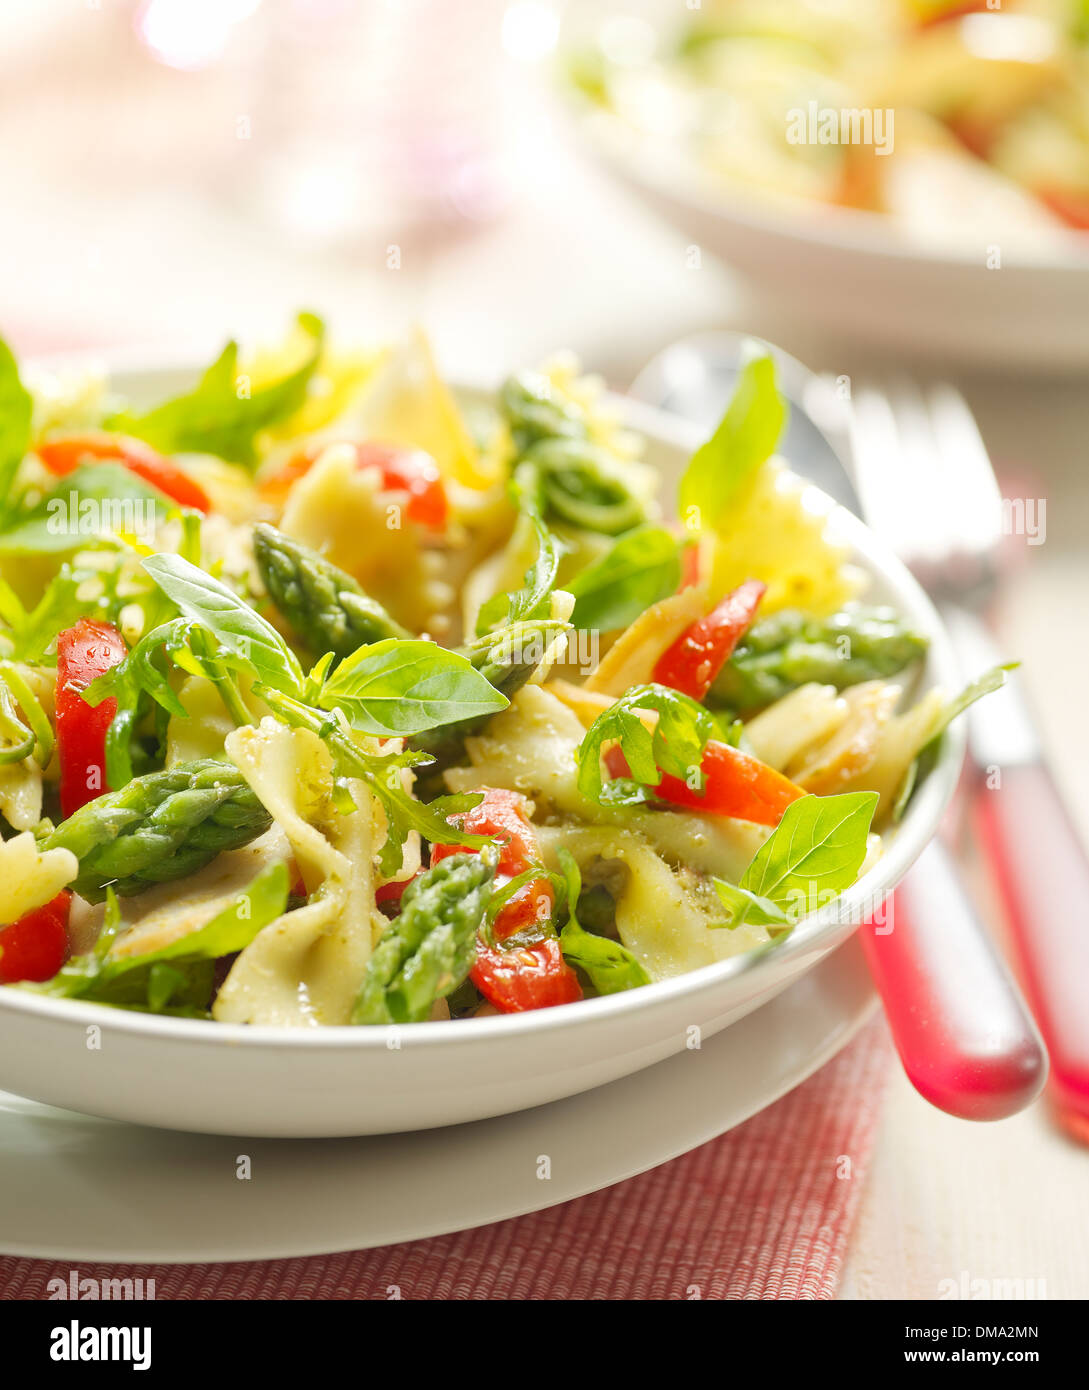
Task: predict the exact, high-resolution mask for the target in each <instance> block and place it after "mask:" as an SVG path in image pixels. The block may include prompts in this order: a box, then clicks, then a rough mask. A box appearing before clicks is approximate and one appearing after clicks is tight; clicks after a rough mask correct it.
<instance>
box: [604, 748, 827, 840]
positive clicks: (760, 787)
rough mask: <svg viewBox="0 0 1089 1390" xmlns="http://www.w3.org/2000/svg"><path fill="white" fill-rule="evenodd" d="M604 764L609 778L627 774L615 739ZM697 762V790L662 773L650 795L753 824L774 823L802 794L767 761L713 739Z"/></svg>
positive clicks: (627, 768) (677, 804)
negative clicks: (700, 778) (699, 777)
mask: <svg viewBox="0 0 1089 1390" xmlns="http://www.w3.org/2000/svg"><path fill="white" fill-rule="evenodd" d="M605 766H606V767H607V768H608V770H609V772H610V774H611V775H612V776H613V777H630V776H631V769H630V768H629V767H628V760H627V758H625V756H624V754H623V751H622V750H621V747H620V745H619V744H618V743H617V744H613V746H612V747H611V748H610V749H608V750H607V751H606V753H605ZM700 766H701V770H702V772H703V790H702V791H693V789H692V788H691V787H690V786H689V785H688V783H687V782H685V781H682V779H681V778H680V777H672V776H670V775H669V774H668V773H663V774H662V780H661V782H660V783H659V784H658V786H656V787H655V788H654V792H655V795H657V796H660V797H661V798H662V800H663V801H669V802H672V804H673V805H674V806H684V807H685V808H687V809H689V810H692V811H705V812H709V813H710V814H711V815H716V816H732V817H733V818H734V819H735V820H747V821H753V822H754V823H755V824H756V825H778V824H779V822H780V821H781V820H782V818H783V812H784V811H785V810H786V808H787V807H788V806H789V805H790V803H791V802H792V801H797V800H798V798H799V797H800V796H805V795H806V793H805V792H804V791H803V790H802V788H801V787H796V786H795V785H794V783H793V782H791V781H790V780H789V779H788V778H786V777H784V776H783V774H782V773H781V772H776V771H775V769H774V768H773V767H768V765H767V763H762V762H760V760H759V759H758V758H753V757H750V755H749V754H748V753H742V752H741V750H740V749H739V748H732V747H731V746H730V745H729V744H728V743H718V742H716V741H715V740H714V739H712V740H711V742H710V743H708V745H707V747H706V748H705V749H704V750H703V761H702V763H701V765H700Z"/></svg>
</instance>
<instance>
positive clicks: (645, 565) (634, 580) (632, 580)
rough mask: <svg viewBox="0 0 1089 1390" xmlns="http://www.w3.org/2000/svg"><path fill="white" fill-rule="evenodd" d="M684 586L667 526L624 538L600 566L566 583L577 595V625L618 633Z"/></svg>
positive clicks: (641, 529)
mask: <svg viewBox="0 0 1089 1390" xmlns="http://www.w3.org/2000/svg"><path fill="white" fill-rule="evenodd" d="M680 582H681V556H680V546H679V544H678V542H677V539H676V537H674V536H672V535H670V533H669V532H668V531H667V530H666V529H665V527H664V526H640V527H637V528H636V529H635V530H634V531H629V532H628V533H627V535H626V536H621V537H620V539H619V540H618V541H616V542H615V544H614V545H613V546H612V547H611V548H610V549H609V550H608V551H607V552H606V553H605V554H604V555H603V556H602V557H601V559H600V560H598V561H596V563H594V564H592V565H589V566H587V568H586V569H584V570H582V571H581V572H580V573H579V574H578V575H576V577H575V578H574V579H573V580H572V581H571V582H570V583H569V584H568V585H566V588H567V590H568V592H569V593H572V594H574V595H575V607H574V611H573V612H572V614H571V624H572V626H573V627H576V628H582V629H584V630H589V631H594V632H615V631H616V630H617V629H618V628H623V627H627V626H628V625H629V624H630V623H633V622H634V621H635V620H636V618H638V617H639V615H640V613H644V612H646V610H647V609H648V608H650V607H651V606H652V605H653V604H655V603H658V602H659V601H660V600H661V599H663V598H665V597H666V596H667V594H673V593H676V592H677V586H678V585H679V584H680Z"/></svg>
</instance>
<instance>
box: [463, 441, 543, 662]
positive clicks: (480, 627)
mask: <svg viewBox="0 0 1089 1390" xmlns="http://www.w3.org/2000/svg"><path fill="white" fill-rule="evenodd" d="M510 492H511V497H512V499H513V501H514V503H515V505H516V506H517V507H518V509H519V511H520V512H521V514H522V522H521V524H522V525H526V524H528V525H530V526H532V528H533V530H534V532H535V533H536V536H537V558H536V559H535V560H534V562H533V564H532V565H530V567H529V569H528V570H526V573H525V583H524V587H523V588H521V589H518V590H517V591H516V592H515V593H513V594H494V595H493V596H492V597H491V598H490V599H488V601H487V603H485V604H483V605H482V606H481V609H480V612H479V613H478V614H477V620H476V631H477V636H483V635H484V634H485V633H487V632H490V631H492V630H493V629H494V628H497V627H501V626H504V625H506V624H509V623H520V622H527V621H529V620H530V619H532V618H542V617H547V616H548V613H549V609H550V600H551V595H552V591H553V589H555V587H556V576H557V575H558V573H559V568H560V559H561V557H562V556H563V553H564V544H563V542H562V541H561V540H560V538H559V537H558V536H556V535H553V533H552V532H551V531H550V530H549V529H548V527H547V526H546V524H545V520H544V507H543V503H542V499H541V486H540V477H539V475H538V473H537V470H536V469H535V468H534V467H533V465H532V464H529V463H522V464H519V466H518V467H517V468H516V469H515V471H514V477H513V478H512V479H511V483H510Z"/></svg>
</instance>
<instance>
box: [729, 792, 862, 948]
mask: <svg viewBox="0 0 1089 1390" xmlns="http://www.w3.org/2000/svg"><path fill="white" fill-rule="evenodd" d="M877 802H878V795H877V793H876V792H845V793H843V794H842V795H840V796H803V797H801V798H800V799H799V800H798V801H792V802H791V804H790V805H789V806H788V807H787V808H786V811H785V812H784V813H783V818H782V820H781V821H780V822H779V824H778V825H777V826H776V828H775V829H774V830H773V831H772V833H771V835H770V836H769V837H768V839H767V840H765V841H764V843H763V844H762V845H761V846H760V848H759V849H758V850H757V851H756V854H755V855H753V858H752V861H751V863H750V864H749V866H748V868H747V869H746V870H745V872H744V873H743V874H742V876H741V883H740V885H739V886H740V887H741V888H742V889H744V890H746V891H747V892H749V893H752V894H755V895H756V897H758V898H766V899H768V900H769V901H770V902H771V903H773V904H774V905H775V906H776V907H779V908H782V909H783V910H784V911H785V912H786V913H787V914H788V916H789V917H790V919H791V920H792V921H796V920H797V919H798V918H799V917H802V916H804V915H805V914H806V913H807V912H811V911H813V910H814V909H815V908H816V907H819V906H822V905H823V903H824V902H828V901H830V900H831V898H833V897H835V896H836V895H837V894H839V893H841V892H842V891H843V890H844V888H848V887H850V885H851V884H852V883H854V881H855V879H856V878H857V877H858V871H859V869H861V867H862V862H863V860H864V859H865V858H866V837H867V836H868V835H869V832H870V822H871V821H872V820H873V816H874V811H875V810H876V809H877ZM750 910H751V908H750ZM750 920H751V918H750Z"/></svg>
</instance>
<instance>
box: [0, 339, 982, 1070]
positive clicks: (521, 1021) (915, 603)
mask: <svg viewBox="0 0 1089 1390" xmlns="http://www.w3.org/2000/svg"><path fill="white" fill-rule="evenodd" d="M88 356H89V354H86V353H82V354H78V355H77V354H69V353H66V354H51V355H50V356H49V357H48V358H39V359H36V361H35V364H36V365H39V366H43V367H46V368H49V367H54V366H56V365H57V364H59V363H71V362H73V361H78V360H83V361H86V360H87V359H88ZM102 356H104V360H106V361H107V362H108V363H109V365H110V369H111V376H112V377H122V376H126V375H129V376H132V375H142V376H148V377H153V376H155V375H159V374H162V375H165V374H170V375H177V374H178V373H180V372H183V371H185V372H189V371H195V370H196V368H195V367H194V365H193V362H192V360H191V359H190V360H187V361H184V362H183V361H180V360H179V359H178V358H177V357H176V356H175V357H174V358H170V357H168V355H167V354H166V353H165V352H161V353H154V354H147V355H143V354H141V359H142V361H143V364H144V365H142V366H139V365H135V364H134V362H133V360H132V357H131V355H130V354H127V353H118V354H104V355H102ZM149 356H150V357H152V358H153V359H157V360H153V361H152V362H151V363H150V364H149V363H148V360H147V359H148V357H149ZM447 379H448V380H451V381H452V383H453V386H454V389H455V391H457V392H460V393H464V394H466V395H473V394H476V395H484V396H490V397H491V396H494V392H495V388H496V384H497V383H496V382H494V381H490V382H483V381H480V380H472V379H465V378H459V377H458V376H457V375H456V374H452V375H451V376H450V377H448V378H447ZM606 399H607V400H608V402H609V403H610V404H612V405H613V406H615V408H616V409H617V410H618V411H619V412H620V414H621V416H622V418H623V421H624V423H625V424H627V425H630V427H631V428H632V429H634V430H635V431H636V432H637V433H639V434H641V435H645V436H646V437H647V438H648V439H652V440H655V441H656V442H658V443H663V444H665V445H666V446H668V447H672V448H676V449H679V450H682V451H684V452H689V453H690V452H691V451H692V450H694V449H695V448H696V447H697V446H698V445H699V444H700V443H702V441H703V435H702V433H701V431H700V430H699V429H698V428H697V427H695V426H694V425H692V424H691V422H689V421H686V420H682V419H680V418H679V417H677V416H671V415H666V414H664V413H663V412H661V411H658V410H655V409H654V408H653V407H652V406H649V405H646V404H645V403H643V402H641V401H636V400H632V399H630V398H629V397H625V396H616V395H609V396H608V397H607V398H606ZM811 486H812V485H811ZM815 490H816V491H818V492H819V491H820V489H815ZM821 496H822V497H825V498H826V501H827V502H828V504H829V506H830V509H831V513H832V515H834V518H835V525H836V528H837V531H838V532H839V533H840V534H841V535H842V536H843V538H844V540H845V541H846V542H847V543H848V544H849V545H850V546H851V547H852V548H853V550H854V552H855V555H856V556H857V557H860V558H861V559H862V560H863V561H864V562H865V565H866V568H867V570H868V571H870V572H872V573H873V574H874V576H875V577H878V578H880V579H882V580H884V581H885V582H886V583H887V584H888V586H889V587H890V589H892V590H893V591H894V592H895V595H896V604H897V606H898V607H900V608H901V611H903V612H904V615H905V616H906V617H908V618H909V619H910V620H911V621H912V622H913V623H914V624H915V625H916V626H917V627H918V628H919V629H920V630H921V631H922V632H923V633H924V634H925V635H926V636H927V638H928V639H929V642H930V647H929V652H928V665H930V666H931V667H932V668H933V670H934V674H935V678H936V681H937V683H938V684H940V685H942V686H943V687H946V688H949V689H953V688H955V687H956V684H957V681H958V680H959V671H958V669H957V663H956V659H955V657H954V653H953V649H952V646H951V643H950V640H949V636H948V634H947V633H946V631H945V628H944V626H943V624H942V622H941V619H940V618H939V616H938V613H937V610H936V609H935V607H934V605H933V604H932V603H931V601H930V599H929V598H928V597H927V595H926V593H925V592H924V591H923V589H922V587H921V586H920V585H919V583H918V581H917V580H916V579H915V577H914V576H913V575H912V574H911V573H910V571H909V570H908V569H907V567H906V566H905V565H904V564H903V562H902V561H900V560H899V559H898V558H897V557H896V556H895V555H894V554H893V553H892V552H891V551H890V550H888V549H887V547H886V546H885V545H884V544H883V543H882V542H881V541H880V540H879V539H878V538H877V536H876V535H875V534H874V533H873V532H872V531H870V529H869V528H868V527H867V526H866V525H865V524H864V523H863V522H862V521H861V520H859V518H858V517H856V516H853V515H852V514H851V513H850V512H848V511H847V510H846V509H845V508H843V507H840V506H839V505H838V504H836V503H834V502H833V501H832V499H831V498H827V497H826V494H823V493H821ZM965 738H966V736H965V732H964V729H963V726H962V723H960V722H957V723H954V724H953V725H951V726H950V728H949V729H947V730H946V734H945V737H944V739H943V741H942V744H941V747H940V750H939V754H938V758H937V760H936V762H935V765H934V767H933V768H932V769H931V771H930V773H929V774H928V776H927V778H926V780H925V781H924V782H923V784H922V786H921V787H919V789H918V790H917V791H916V793H915V795H914V797H913V798H912V800H911V803H910V805H909V806H908V808H907V811H906V813H905V815H904V818H903V820H902V821H901V823H900V825H899V826H898V827H897V830H896V833H895V835H894V836H892V837H891V838H890V839H889V841H888V843H887V845H885V846H884V850H883V853H882V855H881V857H880V859H878V861H877V863H876V864H874V865H873V867H872V868H871V869H870V870H869V871H868V872H867V873H865V874H863V875H862V877H861V878H860V879H859V880H858V881H857V882H856V883H854V884H852V886H851V887H850V888H848V889H847V890H846V891H845V892H843V893H841V894H840V895H839V897H838V898H836V899H835V900H834V901H833V902H831V903H828V904H827V905H826V906H825V907H823V908H821V909H820V910H819V911H818V912H815V913H811V914H810V915H809V916H807V917H805V918H803V919H802V920H801V921H800V922H798V923H797V924H796V925H795V927H794V929H793V931H791V932H790V933H789V934H788V935H787V936H784V937H780V938H778V939H777V940H775V941H773V942H771V943H770V944H769V945H767V946H764V947H758V948H756V949H755V950H753V951H748V952H745V953H742V954H739V955H737V956H730V957H728V958H727V959H725V960H721V961H716V962H714V963H713V964H711V965H704V966H700V967H698V968H697V969H695V970H691V971H688V972H686V973H685V974H682V975H676V976H674V977H672V978H670V979H667V980H658V981H655V982H653V983H652V984H649V985H644V986H642V987H641V988H640V989H634V990H628V991H625V992H623V993H621V994H612V995H605V996H599V997H598V998H595V999H583V1000H579V1001H578V1002H576V1003H572V1004H560V1005H557V1006H555V1007H553V1008H550V1009H537V1010H532V1011H529V1012H526V1013H513V1014H498V1015H495V1016H490V1017H485V1018H474V1019H450V1020H442V1021H438V1022H428V1023H423V1024H393V1025H388V1026H375V1027H367V1028H364V1027H359V1026H357V1025H352V1024H328V1025H315V1026H314V1027H311V1028H289V1027H284V1026H276V1025H272V1024H244V1023H216V1022H213V1021H210V1020H205V1019H185V1018H171V1017H168V1016H163V1015H159V1014H150V1013H148V1014H145V1013H136V1012H130V1011H128V1010H125V1009H113V1008H110V1007H109V1006H108V1005H105V1004H94V1003H87V1002H85V1001H82V1000H76V999H51V998H48V997H46V996H41V995H34V994H30V993H23V992H21V991H19V990H15V989H10V988H7V987H0V1008H5V1009H11V1010H13V1011H15V1012H23V1013H26V1014H28V1015H36V1016H38V1017H39V1018H52V1019H54V1020H56V1021H58V1022H67V1023H69V1024H71V1025H73V1026H76V1025H82V1026H83V1027H89V1026H97V1027H108V1028H110V1029H112V1030H116V1031H118V1032H124V1033H133V1034H141V1035H143V1036H145V1037H152V1038H159V1039H162V1040H171V1039H178V1040H191V1041H192V1042H194V1043H196V1042H202V1043H206V1044H208V1043H210V1044H212V1045H213V1046H225V1047H237V1046H239V1045H244V1046H247V1047H256V1048H261V1049H269V1048H272V1049H275V1048H283V1047H288V1048H291V1047H295V1046H302V1047H306V1048H315V1047H316V1048H319V1049H333V1050H336V1051H340V1050H343V1049H348V1050H351V1049H358V1048H368V1049H371V1050H372V1051H373V1050H383V1051H385V1050H388V1049H389V1046H390V1041H389V1040H390V1038H391V1035H396V1036H397V1037H398V1039H400V1040H403V1043H402V1045H404V1044H407V1043H408V1042H409V1040H411V1045H412V1047H413V1048H414V1049H415V1048H417V1047H420V1046H423V1047H448V1046H452V1045H460V1046H462V1047H466V1046H468V1045H471V1044H476V1043H481V1044H486V1043H489V1042H491V1041H499V1040H502V1039H503V1038H506V1037H510V1036H512V1035H516V1034H518V1033H521V1032H525V1031H529V1032H551V1031H552V1030H554V1029H556V1028H568V1027H572V1026H576V1025H578V1024H580V1023H581V1024H582V1025H583V1026H586V1027H589V1026H591V1025H593V1024H594V1023H598V1022H605V1021H606V1020H607V1019H609V1018H613V1017H618V1016H621V1015H623V1014H627V1013H633V1012H637V1011H639V1010H640V1009H644V1008H650V1007H653V1006H654V1005H655V1004H662V1003H666V1002H667V1001H669V1000H677V999H680V998H683V997H684V996H690V997H696V996H699V995H701V994H704V993H712V992H714V991H715V990H717V989H718V988H719V987H720V986H721V985H722V984H723V983H724V982H725V981H727V980H729V979H732V978H734V977H736V976H740V975H743V974H749V973H750V972H752V971H755V970H757V969H758V967H759V966H760V964H761V963H762V962H763V961H764V960H766V959H767V960H773V961H775V962H777V963H778V962H782V961H784V960H790V959H792V958H795V957H798V956H802V955H804V954H805V953H806V952H808V951H817V952H819V953H823V951H824V950H826V949H827V948H828V944H829V943H828V942H826V941H822V938H825V937H827V936H829V935H831V932H832V929H833V928H835V927H838V926H841V925H842V924H843V923H844V922H851V923H857V922H859V921H860V920H861V914H860V911H859V910H860V908H861V907H862V906H863V905H864V904H866V903H873V902H874V901H876V900H877V898H878V896H879V895H880V894H883V893H887V892H889V891H891V889H892V887H893V886H894V885H895V884H896V883H898V882H899V881H900V879H901V878H902V877H903V876H904V874H905V873H906V872H907V870H908V869H909V868H910V867H911V865H912V864H913V863H914V862H915V860H916V859H917V858H918V856H919V855H920V854H921V853H922V851H923V849H924V848H925V847H926V845H927V843H928V842H929V841H930V839H931V838H932V837H933V835H934V834H935V833H936V831H937V828H938V825H939V822H940V820H941V817H942V814H943V812H944V810H945V808H946V806H947V805H948V803H949V801H950V800H951V798H952V795H953V792H954V790H955V788H956V785H957V781H958V779H959V777H960V771H961V765H962V763H963V760H964V749H965ZM771 983H772V982H770V981H769V986H770V985H771Z"/></svg>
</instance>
